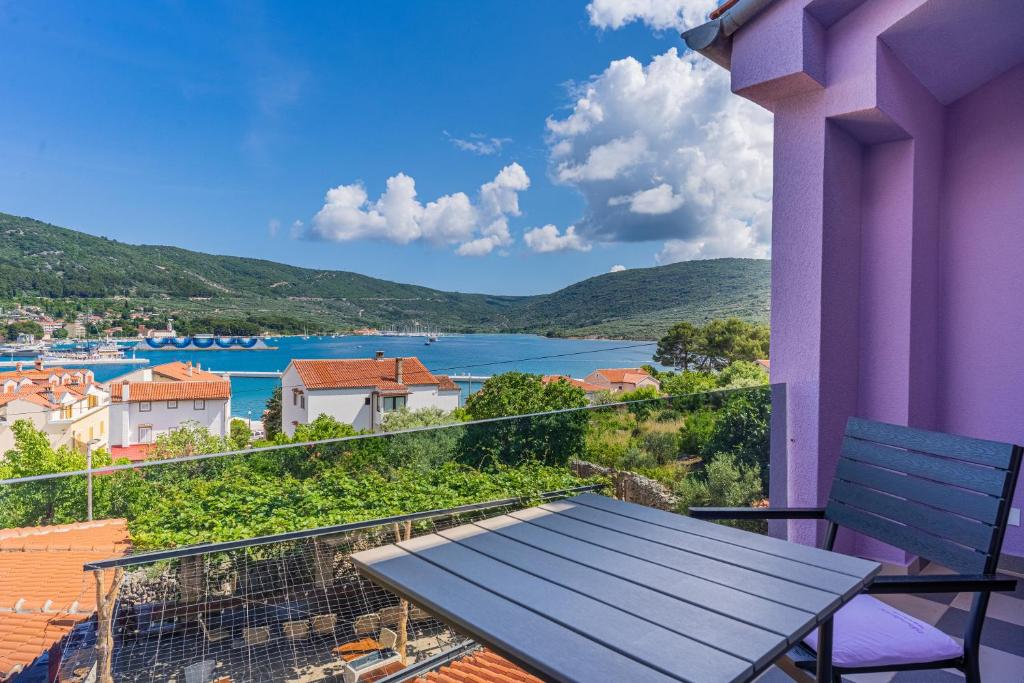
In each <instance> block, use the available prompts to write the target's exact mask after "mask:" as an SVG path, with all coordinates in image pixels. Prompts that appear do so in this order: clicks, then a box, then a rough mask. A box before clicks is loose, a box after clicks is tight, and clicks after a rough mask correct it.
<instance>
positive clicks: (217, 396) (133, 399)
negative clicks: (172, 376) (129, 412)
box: [110, 380, 231, 403]
mask: <svg viewBox="0 0 1024 683" xmlns="http://www.w3.org/2000/svg"><path fill="white" fill-rule="evenodd" d="M124 386H125V383H124V382H113V383H111V385H110V400H111V401H113V402H115V403H122V402H123V401H124V398H123V396H124ZM229 398H231V382H229V381H228V380H220V381H217V382H205V381H200V382H128V402H129V403H139V402H141V401H196V400H210V401H226V400H228V399H229Z"/></svg>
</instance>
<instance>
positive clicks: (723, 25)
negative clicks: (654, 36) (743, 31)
mask: <svg viewBox="0 0 1024 683" xmlns="http://www.w3.org/2000/svg"><path fill="white" fill-rule="evenodd" d="M771 3H772V0H733V2H732V4H731V5H730V4H728V3H726V5H723V7H726V9H725V10H721V8H720V10H716V11H715V12H712V13H711V16H712V17H715V18H713V19H712V20H711V21H709V22H706V23H704V24H701V25H700V26H696V27H694V28H691V29H689V30H686V31H683V33H682V34H681V36H680V37H681V38H682V39H683V42H685V43H686V47H688V48H690V49H691V50H693V51H695V52H699V53H701V54H702V55H704V56H705V57H707V58H708V59H710V60H711V61H712V62H714V63H715V64H718V65H719V66H721V67H724V68H725V69H729V67H730V66H731V65H732V34H734V33H736V31H738V30H739V28H740V26H743V25H744V24H746V23H747V22H748V21H750V20H751V19H753V18H754V17H755V16H756V15H757V14H758V13H759V12H760V11H761V10H763V9H764V8H765V7H767V6H768V5H770V4H771Z"/></svg>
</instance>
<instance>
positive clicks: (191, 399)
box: [109, 375, 231, 457]
mask: <svg viewBox="0 0 1024 683" xmlns="http://www.w3.org/2000/svg"><path fill="white" fill-rule="evenodd" d="M212 376H213V377H217V379H215V380H213V379H190V380H184V381H172V380H168V381H131V380H129V379H122V380H121V381H119V382H111V383H110V384H109V387H110V445H111V446H112V447H113V448H112V454H113V455H114V456H115V457H117V449H118V448H121V447H125V446H135V445H138V444H151V443H153V442H154V441H155V440H156V438H157V437H158V436H160V435H161V434H165V433H167V432H169V431H171V430H173V429H176V428H178V427H180V426H181V425H182V424H184V423H186V422H196V423H198V424H200V425H201V426H203V427H205V428H206V429H207V430H209V432H210V433H211V434H214V435H217V436H227V433H228V423H229V422H230V420H231V382H230V381H229V380H226V379H221V378H220V376H219V375H212Z"/></svg>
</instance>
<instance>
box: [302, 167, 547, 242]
mask: <svg viewBox="0 0 1024 683" xmlns="http://www.w3.org/2000/svg"><path fill="white" fill-rule="evenodd" d="M529 187H530V178H529V176H527V175H526V171H525V170H524V169H523V167H522V166H520V165H519V164H517V163H512V164H509V165H508V166H505V167H504V168H503V169H501V171H500V172H499V173H498V175H497V176H495V178H494V180H491V181H489V182H486V183H484V184H483V185H481V186H480V190H479V193H478V199H477V201H476V202H475V203H474V202H473V201H472V200H471V199H470V198H469V196H468V195H467V194H465V193H464V192H456V193H454V194H446V195H442V196H441V197H438V198H437V199H435V200H433V201H431V202H427V204H426V205H425V206H424V205H423V204H421V203H420V201H419V199H417V196H416V181H415V180H414V179H413V178H412V177H411V176H408V175H406V174H404V173H398V174H396V175H393V176H391V177H390V178H388V180H387V183H386V187H385V190H384V192H383V193H382V194H381V195H380V197H378V198H377V199H376V200H374V201H372V202H371V201H370V198H369V195H368V194H367V192H366V188H365V187H364V186H363V184H362V183H353V184H350V185H339V186H338V187H335V188H332V189H330V190H328V191H327V195H326V197H325V199H324V205H323V207H322V208H321V209H320V211H319V212H317V214H316V216H315V217H314V218H313V225H312V226H311V227H310V229H309V231H308V233H307V234H308V236H310V237H313V238H315V239H325V240H331V241H335V242H346V241H351V240H358V239H371V240H384V241H388V242H394V243H396V244H409V243H412V242H417V241H422V242H429V243H431V244H435V245H458V246H457V247H456V253H458V254H462V255H465V256H479V255H483V254H488V253H490V252H492V251H493V250H494V249H496V248H498V247H505V246H508V245H509V244H511V243H512V235H511V233H510V232H509V227H508V218H509V216H518V215H519V213H520V211H519V193H520V192H523V191H525V190H526V189H527V188H529Z"/></svg>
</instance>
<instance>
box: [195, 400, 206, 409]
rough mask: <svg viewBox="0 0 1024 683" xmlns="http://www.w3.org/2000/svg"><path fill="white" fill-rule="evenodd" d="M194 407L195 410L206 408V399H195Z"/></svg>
mask: <svg viewBox="0 0 1024 683" xmlns="http://www.w3.org/2000/svg"><path fill="white" fill-rule="evenodd" d="M192 409H193V410H206V401H204V400H202V399H200V400H198V401H193V402H192Z"/></svg>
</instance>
